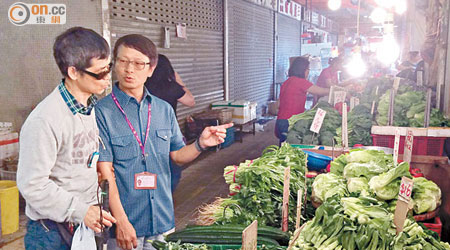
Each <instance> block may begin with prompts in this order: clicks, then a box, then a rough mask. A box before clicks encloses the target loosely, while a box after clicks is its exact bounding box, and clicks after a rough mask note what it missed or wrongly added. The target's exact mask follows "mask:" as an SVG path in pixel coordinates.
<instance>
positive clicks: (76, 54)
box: [53, 27, 110, 77]
mask: <svg viewBox="0 0 450 250" xmlns="http://www.w3.org/2000/svg"><path fill="white" fill-rule="evenodd" d="M109 55H110V49H109V45H108V42H106V40H105V39H104V38H103V37H102V36H100V35H99V34H98V33H97V32H95V31H93V30H91V29H86V28H83V27H73V28H70V29H68V30H66V31H64V32H63V33H62V34H60V35H59V36H57V37H56V40H55V43H54V44H53V56H54V57H55V61H56V64H57V65H58V67H59V70H60V71H61V73H62V74H63V75H64V76H65V77H66V76H68V73H67V69H68V68H69V67H71V66H73V67H75V68H77V69H86V68H89V67H91V59H94V58H98V59H106V58H108V57H109Z"/></svg>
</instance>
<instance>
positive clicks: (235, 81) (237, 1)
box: [228, 0, 274, 107]
mask: <svg viewBox="0 0 450 250" xmlns="http://www.w3.org/2000/svg"><path fill="white" fill-rule="evenodd" d="M228 17H229V21H228V23H229V30H228V32H229V33H228V34H229V45H228V48H229V86H230V99H231V100H249V101H252V102H257V103H258V107H261V106H262V105H265V104H266V102H267V101H268V100H269V99H270V98H271V97H272V88H273V72H274V71H273V53H274V52H273V41H274V39H273V29H274V25H273V19H274V12H273V10H271V9H268V8H264V7H261V6H259V5H256V4H253V3H250V2H246V1H243V0H229V4H228Z"/></svg>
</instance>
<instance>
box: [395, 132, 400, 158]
mask: <svg viewBox="0 0 450 250" xmlns="http://www.w3.org/2000/svg"><path fill="white" fill-rule="evenodd" d="M399 147H400V128H396V129H395V139H394V164H397V161H398V150H399Z"/></svg>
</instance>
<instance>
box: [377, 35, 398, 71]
mask: <svg viewBox="0 0 450 250" xmlns="http://www.w3.org/2000/svg"><path fill="white" fill-rule="evenodd" d="M399 54H400V47H399V46H398V44H397V42H396V41H395V39H394V36H392V35H389V36H385V37H384V38H383V41H382V42H381V43H380V45H379V47H378V49H377V58H378V60H379V61H380V62H382V63H384V64H386V65H389V64H392V63H394V62H395V60H397V58H398V56H399Z"/></svg>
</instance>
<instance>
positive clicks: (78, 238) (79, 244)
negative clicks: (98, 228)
mask: <svg viewBox="0 0 450 250" xmlns="http://www.w3.org/2000/svg"><path fill="white" fill-rule="evenodd" d="M70 249H72V250H86V249H97V245H96V244H95V232H94V230H92V229H90V228H88V227H87V226H86V225H84V222H83V223H81V225H80V226H79V227H78V228H77V230H76V231H75V234H74V235H73V240H72V247H71V248H70Z"/></svg>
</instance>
